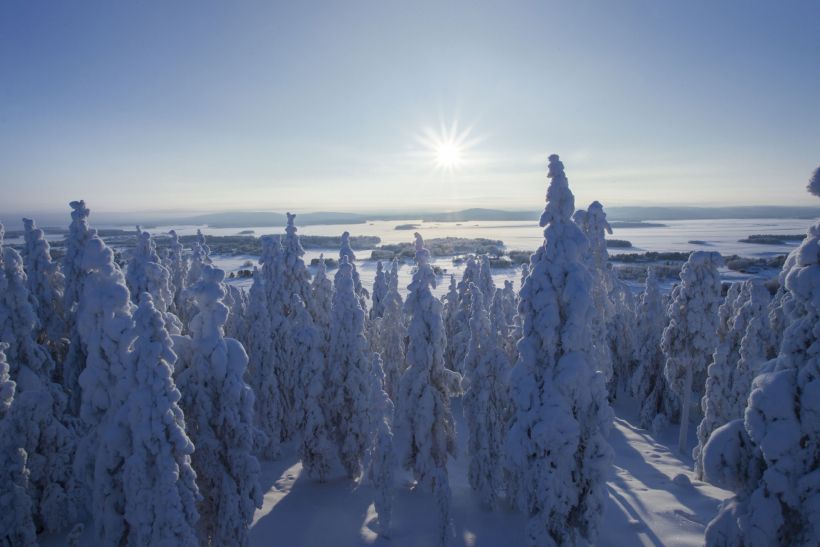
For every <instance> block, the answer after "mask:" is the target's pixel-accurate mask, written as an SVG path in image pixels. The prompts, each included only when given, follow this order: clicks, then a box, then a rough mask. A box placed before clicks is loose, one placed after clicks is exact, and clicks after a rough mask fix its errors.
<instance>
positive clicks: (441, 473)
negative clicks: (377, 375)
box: [395, 233, 461, 543]
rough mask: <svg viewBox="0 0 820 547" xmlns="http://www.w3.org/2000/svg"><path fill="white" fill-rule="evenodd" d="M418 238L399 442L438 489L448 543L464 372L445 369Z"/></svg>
mask: <svg viewBox="0 0 820 547" xmlns="http://www.w3.org/2000/svg"><path fill="white" fill-rule="evenodd" d="M415 237H416V242H415V245H416V272H415V273H414V274H413V280H412V282H411V283H410V285H409V286H408V287H407V289H408V295H407V300H406V301H405V304H404V306H405V311H406V312H407V314H408V315H409V316H410V324H409V326H408V331H407V333H408V337H409V343H408V346H407V357H406V359H407V369H406V370H405V372H404V376H402V379H401V382H400V385H399V393H398V396H397V401H396V418H395V428H396V438H395V446H396V453H397V455H398V459H399V463H400V464H401V465H402V466H403V467H404V468H405V469H407V470H408V471H411V472H412V473H413V476H414V477H415V479H416V481H417V485H418V486H419V487H420V488H422V489H424V490H428V491H432V493H433V496H434V497H435V499H436V504H437V506H438V509H439V538H440V539H441V542H442V543H444V541H445V538H446V537H447V535H448V533H449V531H450V530H451V527H450V483H449V478H448V476H447V460H448V458H449V457H450V456H451V455H455V453H456V442H455V422H454V420H453V414H452V411H451V410H450V397H451V396H453V395H458V394H459V393H460V392H461V375H460V374H458V373H457V372H453V371H451V370H449V369H447V368H445V365H444V347H445V345H446V339H445V334H444V322H443V320H442V317H441V302H440V301H439V300H438V299H437V298H435V297H434V296H433V294H432V291H431V288H432V287H435V284H436V276H435V273H433V268H432V267H431V266H430V263H429V260H430V252H429V251H428V250H427V249H425V248H424V240H423V239H422V237H421V235H420V234H418V233H416V234H415Z"/></svg>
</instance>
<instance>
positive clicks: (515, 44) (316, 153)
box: [0, 0, 820, 214]
mask: <svg viewBox="0 0 820 547" xmlns="http://www.w3.org/2000/svg"><path fill="white" fill-rule="evenodd" d="M818 19H820V4H818V3H816V2H808V1H804V2H790V3H787V4H771V3H767V2H761V1H755V2H740V1H730V2H720V3H713V2H705V1H696V2H687V3H681V4H674V5H669V4H658V3H655V2H649V1H643V0H633V1H628V2H619V3H600V4H598V3H596V4H594V5H593V4H582V3H575V2H574V3H555V4H552V3H544V2H511V3H505V4H503V5H501V4H500V5H491V4H476V3H473V2H452V3H446V4H441V3H439V2H419V3H413V4H412V5H402V4H397V3H383V2H362V3H340V4H339V3H320V4H313V3H311V4H310V5H307V4H297V5H278V4H273V3H265V2H258V3H257V2H247V3H242V4H241V5H237V4H225V3H219V2H211V1H205V2H189V1H180V2H174V3H159V2H140V3H108V2H101V1H91V2H83V3H81V4H75V3H64V2H53V1H46V2H37V3H32V2H18V1H11V2H5V3H3V4H2V5H0V69H2V73H3V74H4V75H6V76H7V77H6V78H5V79H4V81H3V83H2V84H0V191H2V196H3V199H2V205H0V209H3V210H4V213H8V212H12V211H22V212H25V214H35V213H37V212H47V213H49V214H51V213H57V212H59V211H67V204H68V201H70V200H72V199H80V198H83V199H85V200H86V201H87V202H88V204H89V206H90V207H91V209H92V211H98V212H106V213H107V214H116V212H128V213H138V212H156V211H158V210H159V209H160V208H161V210H162V211H166V212H171V211H173V212H174V213H175V214H176V213H181V212H187V213H191V214H193V213H198V212H210V211H240V210H243V211H250V210H253V211H260V210H270V211H277V212H283V211H285V210H294V211H351V212H363V213H365V212H374V211H383V210H391V211H397V210H404V211H417V210H423V211H453V210H462V209H468V208H474V207H483V208H494V209H506V210H524V209H526V210H529V209H538V208H540V207H541V206H542V204H543V199H544V192H545V189H546V180H545V173H546V159H547V156H548V155H549V154H551V153H558V154H559V155H560V156H561V158H562V160H563V161H564V163H565V165H566V169H567V174H568V176H569V180H570V184H571V187H572V190H573V192H574V193H575V195H576V200H577V204H578V205H579V206H581V205H585V204H587V203H589V202H590V201H592V200H599V201H601V202H602V203H604V205H605V206H623V205H652V206H680V205H687V206H727V205H805V204H806V202H807V200H813V199H814V198H809V197H807V195H806V194H805V190H804V187H805V184H806V181H807V179H808V178H809V176H810V174H811V172H812V171H813V170H814V169H815V168H816V167H817V165H818V163H820V155H818V154H819V152H818V150H820V147H819V146H820V104H819V103H818V101H817V95H816V93H817V91H816V90H817V89H818V88H820V71H818V70H817V66H818V65H820V35H818V33H817V32H815V28H814V26H815V25H814V22H816V21H817V20H818ZM809 203H813V201H809Z"/></svg>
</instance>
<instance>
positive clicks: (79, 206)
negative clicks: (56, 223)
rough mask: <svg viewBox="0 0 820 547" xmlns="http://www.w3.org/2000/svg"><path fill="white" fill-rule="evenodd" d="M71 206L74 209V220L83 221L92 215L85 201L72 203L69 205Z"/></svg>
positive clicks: (72, 216) (72, 213)
mask: <svg viewBox="0 0 820 547" xmlns="http://www.w3.org/2000/svg"><path fill="white" fill-rule="evenodd" d="M69 206H71V208H72V209H73V211H71V219H72V220H83V219H86V218H88V215H90V214H91V209H89V208H88V207H86V206H85V200H84V199H81V200H80V201H72V202H71V203H69Z"/></svg>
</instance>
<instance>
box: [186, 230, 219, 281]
mask: <svg viewBox="0 0 820 547" xmlns="http://www.w3.org/2000/svg"><path fill="white" fill-rule="evenodd" d="M212 263H213V261H212V260H211V248H210V247H209V246H208V244H207V243H206V242H205V235H204V234H203V233H202V230H197V231H196V240H195V241H194V242H193V244H192V245H191V260H190V263H189V266H188V278H187V279H186V285H189V286H190V285H193V284H194V283H196V282H198V281H199V279H200V277H201V276H202V269H203V268H204V267H205V266H207V265H209V264H212Z"/></svg>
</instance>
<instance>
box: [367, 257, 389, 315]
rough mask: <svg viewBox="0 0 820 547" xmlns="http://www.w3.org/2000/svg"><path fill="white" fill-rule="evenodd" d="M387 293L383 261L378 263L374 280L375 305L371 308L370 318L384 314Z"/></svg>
mask: <svg viewBox="0 0 820 547" xmlns="http://www.w3.org/2000/svg"><path fill="white" fill-rule="evenodd" d="M386 295H387V275H385V272H384V266H383V265H382V261H381V260H379V261H378V262H377V263H376V279H375V280H374V281H373V306H372V307H371V308H370V319H371V320H374V319H377V318H379V317H382V316H383V315H384V297H385V296H386Z"/></svg>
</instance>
